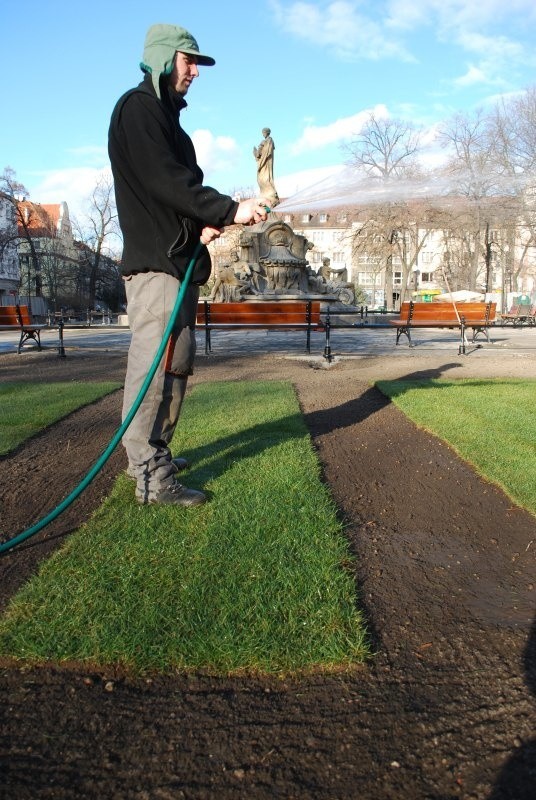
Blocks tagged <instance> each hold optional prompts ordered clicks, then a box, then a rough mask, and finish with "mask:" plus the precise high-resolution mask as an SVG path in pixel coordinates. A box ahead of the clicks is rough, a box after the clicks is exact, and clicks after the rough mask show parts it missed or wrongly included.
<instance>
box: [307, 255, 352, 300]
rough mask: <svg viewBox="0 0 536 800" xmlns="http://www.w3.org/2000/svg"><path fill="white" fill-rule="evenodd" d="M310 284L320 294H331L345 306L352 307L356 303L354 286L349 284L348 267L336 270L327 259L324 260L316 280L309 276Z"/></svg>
mask: <svg viewBox="0 0 536 800" xmlns="http://www.w3.org/2000/svg"><path fill="white" fill-rule="evenodd" d="M309 283H310V285H312V286H314V287H315V289H316V291H318V292H321V293H324V292H331V293H332V294H334V295H335V296H336V297H337V298H338V299H339V300H340V302H342V303H344V304H345V305H351V304H352V303H353V302H354V301H355V290H354V287H353V284H351V283H348V270H347V269H346V267H341V268H340V269H334V268H333V267H332V266H331V262H330V259H329V258H327V257H324V258H323V259H322V266H321V267H320V269H319V270H318V272H317V273H316V280H315V279H313V278H312V276H311V275H309ZM324 287H325V288H324Z"/></svg>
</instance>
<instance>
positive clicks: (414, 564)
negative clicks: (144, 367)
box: [0, 353, 536, 800]
mask: <svg viewBox="0 0 536 800" xmlns="http://www.w3.org/2000/svg"><path fill="white" fill-rule="evenodd" d="M30 359H31V361H30V360H26V359H25V360H24V361H22V360H21V359H14V358H13V357H0V369H1V371H2V372H1V374H2V379H3V380H21V379H27V376H28V374H29V371H28V364H29V363H31V366H32V369H31V372H30V374H31V375H32V376H33V378H34V379H35V380H54V379H65V372H66V370H68V373H69V377H72V378H73V379H74V378H78V379H81V380H84V379H92V378H93V377H106V378H111V379H114V378H119V379H121V377H122V375H123V372H124V357H122V356H112V355H109V356H107V357H106V359H101V360H100V361H99V360H97V359H95V358H91V357H89V356H82V355H80V356H73V357H70V358H69V359H67V360H65V361H68V362H69V363H68V365H67V364H66V363H65V361H63V360H61V359H57V358H55V359H54V358H53V357H50V356H49V355H48V354H42V353H41V354H36V356H35V357H34V356H32V355H30ZM526 368H527V363H526V362H524V364H523V371H524V374H527V370H526ZM498 369H499V367H498V366H497V365H491V364H490V362H489V361H488V362H485V363H483V360H480V361H479V362H472V363H471V364H468V363H467V362H464V363H460V362H458V361H455V362H451V363H446V362H445V361H444V359H443V360H442V359H441V358H439V357H437V358H431V357H430V358H426V359H422V358H421V359H416V358H411V357H409V356H408V359H407V360H406V359H397V360H396V363H394V361H390V360H389V359H383V360H382V359H371V360H367V359H361V360H357V361H348V362H344V363H340V364H338V365H335V366H334V367H332V368H331V369H330V370H323V369H313V368H311V366H310V365H309V363H308V362H306V361H300V360H288V359H278V358H274V357H272V358H260V357H255V358H239V359H229V360H224V359H219V358H218V359H200V362H199V367H198V369H197V372H196V376H195V378H194V380H195V381H198V382H199V381H204V380H214V379H226V380H239V379H254V378H257V377H263V378H266V377H268V378H274V379H281V378H283V379H288V380H291V381H292V382H293V383H294V385H295V386H296V389H297V391H298V395H299V398H300V403H301V406H302V409H303V412H304V415H305V419H306V422H307V425H308V426H309V428H310V430H311V434H312V436H313V437H314V441H315V444H316V447H317V449H318V454H319V458H320V459H321V462H322V465H323V469H324V476H325V479H326V481H327V482H328V483H329V485H330V487H331V490H332V492H333V495H334V497H335V499H336V502H337V504H338V506H339V508H340V510H341V515H342V517H343V519H344V521H345V525H346V531H347V535H348V537H349V540H350V542H351V546H352V548H353V550H354V551H355V553H356V555H357V563H358V571H357V575H356V581H357V585H358V587H359V594H360V602H361V603H362V605H363V606H364V608H365V610H366V613H367V615H368V618H369V621H370V625H371V630H372V632H373V637H374V644H375V648H376V650H377V655H376V656H375V658H374V659H373V660H372V662H371V664H370V665H369V666H367V667H366V668H362V669H360V670H358V671H357V672H356V673H355V674H352V675H339V676H321V675H319V676H315V677H312V678H311V677H309V678H302V679H295V680H276V679H271V680H253V679H240V680H239V679H220V680H214V679H211V678H207V677H203V676H189V677H186V676H177V677H175V678H157V679H154V680H151V681H143V680H137V681H133V680H131V679H126V678H125V677H124V676H120V675H114V674H113V672H110V673H107V674H106V675H102V674H94V673H91V672H88V671H86V670H80V671H76V670H70V671H68V672H67V671H63V670H59V669H49V668H47V669H39V670H36V669H31V670H16V669H10V668H4V669H2V670H1V675H2V680H1V689H2V696H1V706H0V707H1V709H2V710H1V711H0V714H1V718H0V723H1V724H0V769H1V774H2V776H3V777H2V778H1V779H0V792H1V794H0V797H2V798H6V800H7V799H8V798H9V800H25V799H26V798H28V799H29V798H32V800H33V798H62V799H63V798H73V800H74V799H75V798H76V800H79V799H80V798H99V800H100V799H101V798H129V799H130V798H136V799H137V798H140V800H141V798H143V799H145V798H147V799H150V800H152V798H159V799H160V798H162V799H167V798H170V799H171V798H173V799H175V798H196V800H198V799H199V800H200V799H201V798H216V797H217V798H223V799H226V798H229V799H231V798H233V800H234V799H235V798H238V797H240V798H271V797H281V798H299V800H302V798H303V799H305V798H337V799H338V800H342V799H343V798H359V799H360V800H387V799H388V798H389V799H390V798H396V800H406V798H408V800H420V799H421V798H422V799H423V800H424V798H427V799H429V800H432V799H433V800H447V799H448V798H458V797H463V798H467V800H469V798H475V799H478V800H480V799H481V798H482V799H484V798H489V800H499V798H501V799H502V798H512V800H514V799H515V800H524V799H525V798H527V799H528V798H529V797H530V798H531V799H532V798H533V797H534V787H535V786H536V728H535V724H534V720H535V719H536V713H535V712H536V700H535V697H534V694H535V692H536V628H535V626H534V622H533V618H534V594H535V592H534V581H535V577H536V570H535V568H534V567H535V563H534V562H535V558H534V553H535V551H536V520H535V518H534V517H532V516H530V515H528V514H526V513H525V512H523V511H521V510H520V509H518V508H514V507H512V504H511V503H510V502H509V501H508V500H507V499H506V498H505V497H504V495H503V494H502V493H501V492H499V491H498V490H496V489H495V488H493V487H492V486H490V485H488V484H486V483H485V482H483V481H482V480H480V479H479V478H478V477H477V476H476V475H475V474H474V472H473V471H472V470H471V469H470V468H469V467H468V466H467V465H465V464H464V463H463V462H461V461H460V460H459V459H458V458H456V457H455V456H454V454H453V453H452V452H451V451H450V450H449V449H448V448H447V447H445V446H444V445H442V444H441V443H439V442H438V441H437V440H435V439H434V438H433V437H431V436H430V435H428V434H426V433H424V432H422V431H419V430H417V429H416V428H415V427H414V426H413V425H412V424H411V423H409V422H408V421H407V420H406V419H405V417H404V416H403V415H402V414H400V413H399V412H398V411H397V410H396V408H395V407H393V406H392V405H390V404H389V403H387V402H386V401H385V399H384V398H383V397H382V396H381V395H380V394H379V393H378V392H377V391H376V390H374V389H372V388H370V381H371V380H373V379H374V378H379V377H384V376H389V377H401V376H403V375H412V374H413V375H415V374H417V373H418V374H430V375H437V374H447V373H448V374H449V375H452V376H461V375H468V374H469V373H471V374H473V373H474V374H479V372H480V374H482V375H484V374H486V371H487V372H488V373H489V374H497V370H498ZM500 369H502V370H503V373H501V374H515V369H514V367H513V366H512V365H506V364H504V365H503V367H501V368H500ZM532 374H536V371H534V370H533V373H532ZM120 400H121V393H116V394H114V395H112V396H111V397H108V398H105V399H104V400H102V401H100V402H99V403H96V404H94V405H92V406H89V407H88V408H86V409H83V410H81V411H79V412H76V413H75V414H72V415H71V416H70V417H69V418H68V419H67V420H64V421H62V422H61V423H59V424H58V425H56V426H53V427H52V428H50V429H49V430H48V431H45V432H44V433H43V434H42V435H40V436H39V437H36V438H35V439H33V440H31V441H30V442H28V444H26V445H25V446H23V447H21V448H19V449H18V451H17V452H16V453H14V454H13V455H11V456H9V457H7V458H4V459H2V460H1V461H2V463H1V467H2V488H1V499H2V530H9V531H10V532H12V531H15V532H16V531H17V530H20V529H22V528H23V527H25V526H26V525H28V524H31V522H32V521H34V520H35V519H36V518H39V517H40V515H41V514H42V512H43V510H45V507H46V508H47V509H48V508H49V507H50V506H51V505H53V504H55V503H56V502H58V501H59V500H60V499H61V496H62V492H65V487H70V486H73V485H74V484H75V483H76V481H77V477H78V474H80V476H82V475H83V474H85V473H86V472H87V469H88V467H89V466H90V465H91V464H92V463H94V461H95V460H96V458H97V457H98V455H99V454H100V453H101V452H102V450H103V448H104V446H105V445H106V443H107V441H108V440H109V438H110V435H111V433H113V431H115V429H116V427H117V425H118V422H119V408H120ZM73 455H74V456H75V457H74V458H73ZM123 467H124V457H123V454H122V452H121V451H118V452H116V454H114V457H113V459H112V460H111V462H110V463H109V466H108V467H107V471H106V473H105V474H104V475H103V476H102V477H99V478H98V479H96V481H94V483H93V484H92V485H91V486H90V488H89V489H88V490H87V491H86V493H85V494H84V495H83V496H82V497H81V498H80V499H79V500H78V501H76V504H75V506H73V509H72V511H71V512H67V514H68V515H67V514H66V515H65V519H61V518H60V520H58V521H57V523H54V525H53V526H51V528H50V529H49V530H47V531H46V533H45V532H43V534H40V535H39V536H38V537H36V539H41V540H43V541H42V542H38V541H36V540H32V542H31V544H28V545H24V546H23V548H22V549H21V550H20V551H19V552H18V553H17V555H13V556H8V557H7V558H4V559H2V560H1V561H0V579H1V581H2V590H1V593H0V601H1V602H4V603H5V601H6V600H7V598H8V597H9V595H10V594H11V593H12V592H13V591H14V590H15V588H16V586H17V585H19V584H20V583H21V582H22V581H24V580H26V579H27V577H28V576H29V575H30V574H32V572H33V571H34V570H35V569H36V568H37V565H38V563H39V560H40V559H42V558H43V557H44V556H46V555H47V553H48V552H50V551H51V550H52V549H53V548H54V547H56V546H57V544H58V542H60V541H61V538H62V537H63V536H64V535H66V533H68V532H69V531H70V530H72V529H73V528H74V527H75V526H76V525H77V524H79V523H80V522H81V521H82V520H83V519H85V518H87V515H88V514H89V513H91V511H92V510H93V508H95V507H96V506H97V505H98V504H99V502H100V500H101V497H102V496H103V495H104V494H105V493H106V491H107V487H108V486H109V482H110V480H111V478H112V476H113V474H114V473H116V472H117V471H118V470H120V469H122V468H123ZM29 476H30V477H31V479H29ZM52 478H53V479H52ZM56 526H57V527H56ZM109 681H111V682H112V686H110V685H109ZM110 688H112V691H108V690H107V689H110Z"/></svg>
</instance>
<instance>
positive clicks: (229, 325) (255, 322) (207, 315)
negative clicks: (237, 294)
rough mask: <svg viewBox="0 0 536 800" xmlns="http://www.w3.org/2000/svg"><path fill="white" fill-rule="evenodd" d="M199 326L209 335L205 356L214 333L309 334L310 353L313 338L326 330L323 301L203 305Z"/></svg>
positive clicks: (207, 303) (307, 343)
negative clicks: (304, 332) (220, 331)
mask: <svg viewBox="0 0 536 800" xmlns="http://www.w3.org/2000/svg"><path fill="white" fill-rule="evenodd" d="M197 324H198V325H199V326H200V327H202V328H203V329H204V331H205V353H207V354H208V353H209V352H210V350H211V332H212V330H214V329H218V328H219V329H227V330H231V329H235V330H237V329H240V328H244V329H246V328H250V329H259V328H265V329H267V330H272V329H278V330H304V329H305V330H306V332H307V340H306V350H307V352H310V334H311V332H312V331H316V330H318V329H319V328H321V327H322V321H321V317H320V302H319V301H307V300H305V301H303V300H296V301H285V300H280V301H277V300H276V301H272V300H267V301H264V300H262V301H261V300H259V301H253V302H243V303H220V302H211V301H208V300H205V301H203V303H202V305H201V304H200V305H199V306H198V309H197Z"/></svg>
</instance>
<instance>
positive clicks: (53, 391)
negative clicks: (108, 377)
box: [0, 381, 121, 455]
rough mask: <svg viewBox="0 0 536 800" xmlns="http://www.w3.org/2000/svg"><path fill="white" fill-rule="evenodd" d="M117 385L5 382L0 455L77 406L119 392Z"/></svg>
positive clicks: (0, 395)
mask: <svg viewBox="0 0 536 800" xmlns="http://www.w3.org/2000/svg"><path fill="white" fill-rule="evenodd" d="M120 386H121V384H120V383H117V382H116V381H104V382H101V383H76V382H74V381H69V382H67V381H66V382H64V383H54V384H50V383H49V384H35V383H6V384H3V385H2V386H0V455H5V453H8V452H9V451H10V450H13V448H14V447H17V445H19V444H20V443H21V442H23V441H25V439H28V438H29V437H30V436H33V435H34V434H35V433H37V432H38V431H40V430H42V429H43V428H46V427H47V425H51V424H52V423H53V422H56V421H57V420H59V419H61V418H62V417H64V416H66V415H67V414H70V413H71V411H74V410H75V409H76V408H79V407H80V406H85V405H87V404H88V403H93V402H94V401H95V400H98V399H99V397H103V396H104V395H106V394H109V393H110V392H113V391H115V390H116V389H119V387H120Z"/></svg>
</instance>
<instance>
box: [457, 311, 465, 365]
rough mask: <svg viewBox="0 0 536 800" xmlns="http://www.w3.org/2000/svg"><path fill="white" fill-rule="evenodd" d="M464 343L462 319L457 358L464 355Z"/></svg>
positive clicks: (463, 323)
mask: <svg viewBox="0 0 536 800" xmlns="http://www.w3.org/2000/svg"><path fill="white" fill-rule="evenodd" d="M465 341H466V340H465V322H464V321H463V319H462V321H461V325H460V346H459V347H458V355H459V356H462V355H463V356H464V355H465Z"/></svg>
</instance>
